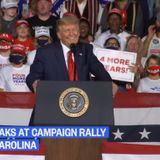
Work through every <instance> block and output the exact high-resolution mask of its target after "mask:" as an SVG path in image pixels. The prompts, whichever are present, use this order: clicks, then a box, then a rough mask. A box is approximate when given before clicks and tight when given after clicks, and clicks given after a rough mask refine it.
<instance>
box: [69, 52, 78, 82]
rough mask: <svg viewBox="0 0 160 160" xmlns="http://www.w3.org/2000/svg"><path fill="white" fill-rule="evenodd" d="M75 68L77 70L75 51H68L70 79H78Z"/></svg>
mask: <svg viewBox="0 0 160 160" xmlns="http://www.w3.org/2000/svg"><path fill="white" fill-rule="evenodd" d="M74 70H75V65H74V61H73V52H72V51H69V52H68V75H69V80H70V81H73V80H77V74H76V72H75V71H74ZM75 74H76V76H75ZM74 76H75V77H74Z"/></svg>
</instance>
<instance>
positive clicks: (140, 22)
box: [100, 0, 155, 37]
mask: <svg viewBox="0 0 160 160" xmlns="http://www.w3.org/2000/svg"><path fill="white" fill-rule="evenodd" d="M153 1H155V0H153ZM153 1H150V0H115V1H113V2H109V3H107V4H106V5H105V7H104V9H103V12H102V16H101V25H100V26H101V31H102V32H104V31H106V29H107V27H108V24H107V23H105V22H106V20H107V19H108V13H109V12H110V10H111V9H113V8H118V9H120V10H121V14H122V29H125V30H126V31H128V32H131V33H136V34H137V35H139V36H140V37H143V36H144V35H145V34H146V28H147V27H148V25H149V23H150V21H152V19H153V18H154V16H155V14H154V3H155V2H153ZM139 26H141V27H139Z"/></svg>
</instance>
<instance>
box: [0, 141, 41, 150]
mask: <svg viewBox="0 0 160 160" xmlns="http://www.w3.org/2000/svg"><path fill="white" fill-rule="evenodd" d="M0 150H1V151H2V150H5V151H6V150H7V151H9V150H14V151H17V150H19V151H26V150H31V151H37V150H39V140H28V139H27V140H26V139H25V140H24V139H23V140H16V139H15V140H13V139H12V140H10V139H9V140H7V139H1V140H0Z"/></svg>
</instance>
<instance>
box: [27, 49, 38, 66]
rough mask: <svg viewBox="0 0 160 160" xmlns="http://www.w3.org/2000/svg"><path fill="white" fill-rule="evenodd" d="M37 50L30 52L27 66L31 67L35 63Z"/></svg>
mask: <svg viewBox="0 0 160 160" xmlns="http://www.w3.org/2000/svg"><path fill="white" fill-rule="evenodd" d="M36 51H37V50H36V49H35V50H33V51H31V52H29V53H28V54H27V64H28V65H29V66H30V65H31V64H32V63H33V61H34V58H35V56H36Z"/></svg>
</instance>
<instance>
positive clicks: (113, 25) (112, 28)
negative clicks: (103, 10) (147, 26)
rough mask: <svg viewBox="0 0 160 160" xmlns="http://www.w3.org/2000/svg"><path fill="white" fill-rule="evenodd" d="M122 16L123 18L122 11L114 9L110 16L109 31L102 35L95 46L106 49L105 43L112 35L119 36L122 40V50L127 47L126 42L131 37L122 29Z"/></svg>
mask: <svg viewBox="0 0 160 160" xmlns="http://www.w3.org/2000/svg"><path fill="white" fill-rule="evenodd" d="M121 20H122V16H121V11H120V10H119V9H117V8H113V9H112V10H111V11H110V12H109V14H108V25H109V29H108V30H107V31H106V32H104V33H102V34H101V35H100V36H99V37H98V38H97V39H96V40H95V41H94V44H95V45H97V46H100V47H104V43H105V41H106V39H107V38H108V37H109V36H110V35H111V34H113V33H114V34H117V36H118V37H119V40H120V46H121V50H124V49H125V46H126V41H127V37H128V36H129V35H130V34H129V33H127V32H126V31H123V30H122V29H121V23H122V21H121Z"/></svg>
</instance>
